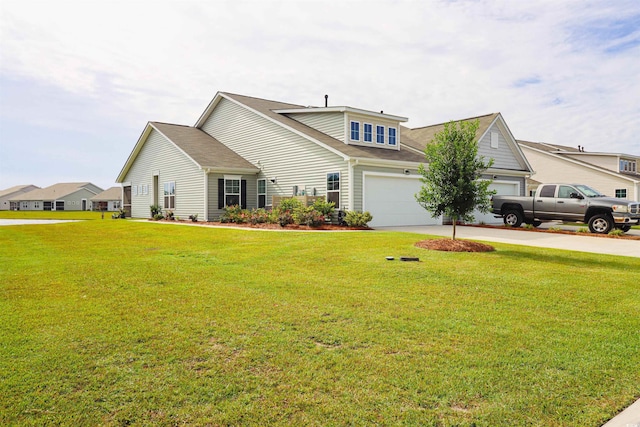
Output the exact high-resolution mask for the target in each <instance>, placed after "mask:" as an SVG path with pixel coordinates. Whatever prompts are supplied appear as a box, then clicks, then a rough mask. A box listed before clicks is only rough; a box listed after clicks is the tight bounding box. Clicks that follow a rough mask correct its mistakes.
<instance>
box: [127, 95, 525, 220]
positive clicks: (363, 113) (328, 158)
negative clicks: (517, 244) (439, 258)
mask: <svg viewBox="0 0 640 427" xmlns="http://www.w3.org/2000/svg"><path fill="white" fill-rule="evenodd" d="M473 119H475V118H473ZM477 119H478V120H479V122H480V128H479V130H478V134H477V136H478V140H479V147H480V154H482V155H484V156H485V157H491V158H494V159H495V163H494V165H493V167H492V168H491V169H490V170H488V171H487V172H486V175H485V178H487V179H494V183H493V184H492V188H493V189H496V190H497V191H498V193H499V194H518V195H519V194H524V191H525V177H526V176H527V175H529V174H531V172H532V170H531V168H530V166H529V164H528V162H527V160H526V158H524V156H523V154H522V151H521V150H520V148H519V147H518V146H517V144H516V142H515V139H514V138H513V136H512V135H511V132H510V131H509V128H508V127H507V125H506V123H505V121H504V119H503V117H502V115H501V114H500V113H495V114H490V115H486V116H481V117H478V118H477ZM407 121H408V119H407V118H406V117H401V116H396V115H392V114H387V113H383V112H375V111H369V110H362V109H358V108H353V107H347V106H328V105H327V103H326V102H325V106H324V107H305V106H301V105H295V104H288V103H283V102H278V101H270V100H266V99H261V98H254V97H249V96H243V95H237V94H231V93H226V92H219V93H217V94H216V95H215V97H214V98H213V100H212V101H211V102H210V103H209V105H208V106H207V108H206V109H205V110H204V112H203V113H202V115H201V116H200V118H199V119H198V120H197V121H196V123H195V125H194V126H182V125H174V124H167V123H158V122H149V123H147V125H146V126H145V128H144V130H143V132H142V134H141V136H140V138H139V139H138V141H137V142H136V144H135V146H134V148H133V150H132V152H131V154H130V155H129V157H128V159H127V160H126V162H125V164H124V166H123V168H122V170H121V172H120V174H119V175H118V177H117V179H116V182H118V183H121V184H122V186H123V206H124V208H125V210H127V212H129V214H130V215H131V216H133V217H141V218H142V217H145V218H146V217H149V214H150V211H149V206H150V205H159V206H161V208H163V209H165V210H172V211H173V212H174V214H175V215H177V216H180V217H187V216H189V215H193V214H198V217H199V218H202V219H206V220H217V219H218V218H219V217H220V215H221V214H222V213H223V212H224V208H225V207H226V206H230V205H241V206H242V207H245V208H249V209H250V208H267V209H268V208H270V207H271V206H272V204H273V203H272V200H273V197H274V196H285V197H286V196H294V195H310V196H324V197H326V199H327V200H329V201H333V202H335V204H336V208H337V209H339V210H358V211H365V210H366V211H369V212H371V214H372V215H373V221H372V222H371V225H373V226H383V225H418V224H440V223H442V219H441V218H431V216H430V215H429V214H428V213H427V212H426V211H425V210H424V209H423V208H422V207H421V206H420V205H419V204H418V203H417V202H416V200H415V194H416V193H417V192H418V191H419V189H420V187H421V185H422V184H421V181H420V175H419V174H418V167H419V165H420V164H421V163H423V162H424V152H423V150H424V148H425V147H426V145H427V144H428V143H429V142H431V138H432V137H433V134H434V133H435V132H436V131H437V130H438V129H441V128H443V127H444V125H436V126H432V127H424V128H418V129H409V128H408V127H405V126H403V125H402V124H403V123H405V122H407ZM486 219H487V220H488V221H491V220H495V219H494V218H493V217H492V216H490V217H487V218H486ZM479 220H481V221H484V220H485V218H484V217H482V218H480V219H479Z"/></svg>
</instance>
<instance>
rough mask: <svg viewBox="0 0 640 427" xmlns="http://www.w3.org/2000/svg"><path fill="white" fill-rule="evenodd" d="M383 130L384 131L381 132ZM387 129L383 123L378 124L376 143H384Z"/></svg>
mask: <svg viewBox="0 0 640 427" xmlns="http://www.w3.org/2000/svg"><path fill="white" fill-rule="evenodd" d="M381 131H382V132H381ZM384 135H385V131H384V126H383V125H376V144H381V145H384V143H385V142H384V140H385V136H384Z"/></svg>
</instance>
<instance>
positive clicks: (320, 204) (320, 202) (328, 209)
mask: <svg viewBox="0 0 640 427" xmlns="http://www.w3.org/2000/svg"><path fill="white" fill-rule="evenodd" d="M335 207H336V204H335V203H334V202H327V201H326V200H325V199H317V200H316V201H315V202H314V203H313V209H315V210H316V211H318V212H320V213H321V214H322V215H324V216H330V215H332V214H333V211H334V209H335Z"/></svg>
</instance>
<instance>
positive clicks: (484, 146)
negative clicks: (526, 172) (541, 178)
mask: <svg viewBox="0 0 640 427" xmlns="http://www.w3.org/2000/svg"><path fill="white" fill-rule="evenodd" d="M491 132H497V134H498V148H491ZM478 154H479V155H480V156H484V157H485V159H493V160H494V162H493V168H496V169H509V170H523V169H525V166H524V165H521V164H520V163H519V162H518V159H517V157H516V155H515V154H514V152H513V151H512V149H511V146H510V144H508V143H507V140H506V138H505V136H504V134H503V131H502V130H501V129H500V127H499V126H498V125H497V123H494V124H493V125H492V126H491V127H490V128H489V130H488V131H487V132H486V133H485V134H484V135H483V137H482V138H481V139H480V140H479V141H478Z"/></svg>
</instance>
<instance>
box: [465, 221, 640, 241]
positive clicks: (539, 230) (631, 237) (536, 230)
mask: <svg viewBox="0 0 640 427" xmlns="http://www.w3.org/2000/svg"><path fill="white" fill-rule="evenodd" d="M461 225H463V226H465V227H480V228H494V229H500V230H514V231H529V232H532V233H553V234H570V235H572V236H588V237H604V238H608V239H625V240H640V236H634V235H630V234H623V235H614V234H597V233H591V232H578V231H571V230H552V229H548V228H524V227H509V226H506V225H487V224H461Z"/></svg>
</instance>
